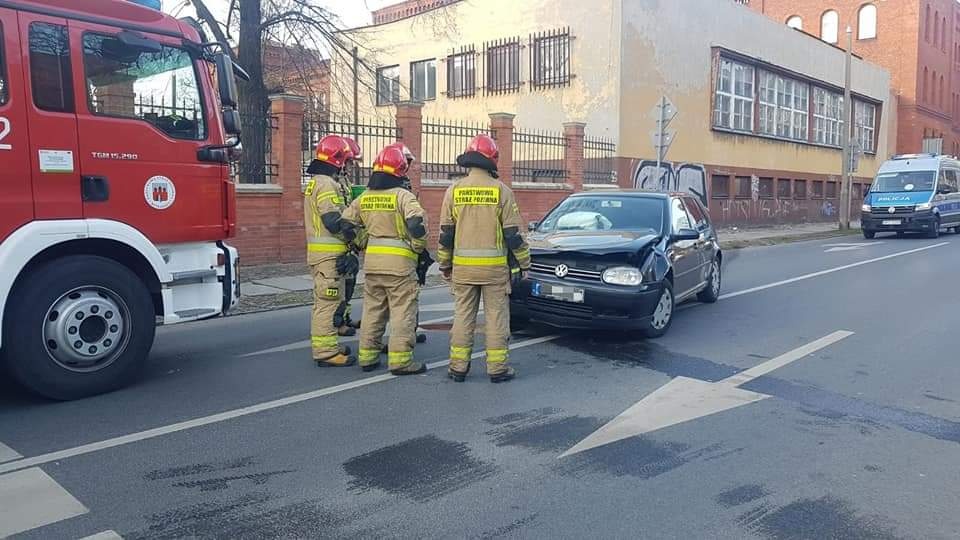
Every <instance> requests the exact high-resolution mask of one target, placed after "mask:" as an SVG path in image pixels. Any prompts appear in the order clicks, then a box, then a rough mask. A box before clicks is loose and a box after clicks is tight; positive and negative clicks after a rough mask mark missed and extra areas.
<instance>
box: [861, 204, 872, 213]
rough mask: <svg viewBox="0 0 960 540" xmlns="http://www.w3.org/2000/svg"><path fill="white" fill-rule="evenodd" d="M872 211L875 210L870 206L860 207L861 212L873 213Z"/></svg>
mask: <svg viewBox="0 0 960 540" xmlns="http://www.w3.org/2000/svg"><path fill="white" fill-rule="evenodd" d="M871 210H873V207H872V206H870V205H869V204H865V205H863V206H861V207H860V211H861V212H869V211H871Z"/></svg>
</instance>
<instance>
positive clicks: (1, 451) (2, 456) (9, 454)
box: [0, 442, 23, 463]
mask: <svg viewBox="0 0 960 540" xmlns="http://www.w3.org/2000/svg"><path fill="white" fill-rule="evenodd" d="M22 457H23V456H21V455H20V453H19V452H17V451H16V450H14V449H13V448H10V447H9V446H7V445H5V444H3V443H2V442H0V463H4V462H7V461H13V460H15V459H20V458H22Z"/></svg>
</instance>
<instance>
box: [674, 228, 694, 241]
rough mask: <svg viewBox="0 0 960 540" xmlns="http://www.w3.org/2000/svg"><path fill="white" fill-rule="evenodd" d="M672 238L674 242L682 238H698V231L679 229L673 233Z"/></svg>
mask: <svg viewBox="0 0 960 540" xmlns="http://www.w3.org/2000/svg"><path fill="white" fill-rule="evenodd" d="M672 238H673V240H674V241H675V242H679V241H682V240H699V239H700V233H698V232H697V231H695V230H693V229H680V230H679V231H677V232H676V233H674V234H673V237H672Z"/></svg>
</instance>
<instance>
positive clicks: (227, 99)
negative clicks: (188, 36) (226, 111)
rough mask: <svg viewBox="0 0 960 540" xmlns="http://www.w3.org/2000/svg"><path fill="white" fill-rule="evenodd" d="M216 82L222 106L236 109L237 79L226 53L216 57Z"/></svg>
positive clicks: (231, 62)
mask: <svg viewBox="0 0 960 540" xmlns="http://www.w3.org/2000/svg"><path fill="white" fill-rule="evenodd" d="M216 64H217V83H218V84H219V85H220V104H221V105H223V106H224V107H228V108H232V109H236V108H237V101H238V99H239V98H238V96H239V94H238V93H237V81H236V79H234V75H233V61H232V60H231V59H230V57H229V56H228V55H227V54H226V53H223V52H222V53H220V54H218V55H217V57H216ZM228 133H229V131H228Z"/></svg>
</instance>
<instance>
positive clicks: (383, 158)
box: [373, 144, 410, 178]
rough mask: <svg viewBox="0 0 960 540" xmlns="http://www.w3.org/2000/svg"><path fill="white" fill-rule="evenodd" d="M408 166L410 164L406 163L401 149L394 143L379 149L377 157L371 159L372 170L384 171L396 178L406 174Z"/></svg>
mask: <svg viewBox="0 0 960 540" xmlns="http://www.w3.org/2000/svg"><path fill="white" fill-rule="evenodd" d="M409 168H410V164H409V163H407V158H406V156H404V155H403V150H401V149H400V148H398V147H397V145H395V144H391V145H390V146H387V147H386V148H384V149H383V150H381V151H380V154H379V155H378V156H377V159H375V160H374V161H373V172H385V173H387V174H390V175H392V176H396V177H397V178H401V177H403V176H406V174H407V170H408V169H409Z"/></svg>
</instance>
